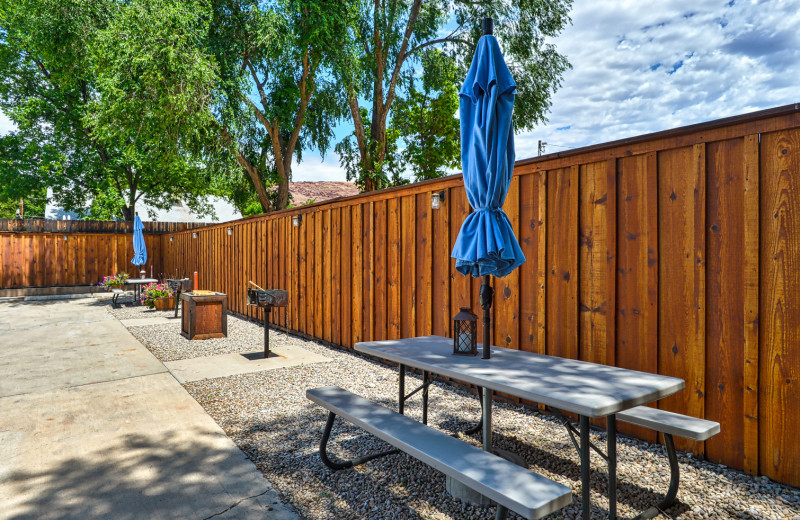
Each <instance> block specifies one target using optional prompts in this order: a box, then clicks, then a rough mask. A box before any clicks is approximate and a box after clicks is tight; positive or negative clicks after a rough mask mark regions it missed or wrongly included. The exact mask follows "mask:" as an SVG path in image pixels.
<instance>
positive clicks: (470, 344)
mask: <svg viewBox="0 0 800 520" xmlns="http://www.w3.org/2000/svg"><path fill="white" fill-rule="evenodd" d="M453 354H458V355H461V356H477V355H478V316H476V315H475V313H473V312H472V309H470V308H469V307H461V312H459V313H458V314H456V317H455V318H453Z"/></svg>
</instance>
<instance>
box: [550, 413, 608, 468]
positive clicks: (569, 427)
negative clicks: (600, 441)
mask: <svg viewBox="0 0 800 520" xmlns="http://www.w3.org/2000/svg"><path fill="white" fill-rule="evenodd" d="M551 411H552V413H553V415H555V416H556V418H557V419H558V420H559V421H560V422H561V424H562V425H563V426H564V428H565V429H566V430H567V433H569V437H570V440H572V445H573V446H575V451H577V452H578V453H580V452H581V447H580V444H578V439H576V438H575V436H576V435H580V432H578V429H577V428H575V425H574V424H572V423H571V422H569V419H568V418H567V417H565V416H564V415H563V414H562V413H561V412H559V411H558V410H555V409H553V410H551ZM589 447H590V448H591V449H593V450H594V451H595V452H596V453H597V454H598V455H600V456H601V457H603V460H605V461H606V462H608V455H606V454H605V453H603V451H602V450H600V448H598V447H597V446H596V445H595V444H594V443H593V442H591V441H589Z"/></svg>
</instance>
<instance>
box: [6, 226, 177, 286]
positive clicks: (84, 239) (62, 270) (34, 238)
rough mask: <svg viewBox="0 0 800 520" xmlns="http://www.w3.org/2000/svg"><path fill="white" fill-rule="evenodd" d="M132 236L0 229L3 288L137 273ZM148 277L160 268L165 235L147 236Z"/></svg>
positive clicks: (90, 282)
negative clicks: (133, 261)
mask: <svg viewBox="0 0 800 520" xmlns="http://www.w3.org/2000/svg"><path fill="white" fill-rule="evenodd" d="M132 237H133V235H132V234H124V235H123V234H118V233H116V234H112V233H105V234H99V233H70V234H64V233H2V232H0V289H14V288H22V287H50V286H66V285H94V284H97V283H99V282H100V280H102V279H103V276H105V275H110V274H115V273H120V272H125V273H128V274H129V275H130V276H131V278H134V277H136V275H137V274H138V268H137V266H135V265H133V264H131V259H132V258H133V238H132ZM145 244H146V245H147V263H146V264H145V266H144V269H145V271H147V275H148V276H149V275H150V272H151V268H152V272H153V274H154V275H155V276H156V277H157V276H158V275H159V273H161V269H162V267H161V266H162V255H161V238H160V237H159V236H158V235H153V234H145Z"/></svg>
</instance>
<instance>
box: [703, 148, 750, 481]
mask: <svg viewBox="0 0 800 520" xmlns="http://www.w3.org/2000/svg"><path fill="white" fill-rule="evenodd" d="M743 154H744V140H743V139H731V140H728V141H721V142H716V143H709V145H708V148H707V157H708V173H707V174H708V180H707V183H708V198H707V200H708V208H707V211H706V219H707V244H708V251H707V258H706V268H707V276H706V294H707V297H706V298H707V299H706V330H707V335H706V358H707V359H708V360H709V362H708V363H706V366H705V367H704V368H705V370H706V388H705V394H706V400H705V418H707V419H710V420H712V421H717V422H719V423H720V425H721V428H720V430H721V431H720V433H719V434H718V435H716V436H715V437H713V438H711V439H709V440H708V441H706V451H705V453H706V455H707V456H708V458H709V459H710V460H713V461H715V462H720V463H722V464H726V465H728V466H738V467H741V465H742V463H743V460H744V446H743V435H742V434H743V429H744V423H745V421H744V420H743V416H744V408H743V398H744V394H745V392H744V388H743V386H744V334H745V326H744V320H745V317H744V312H745V305H744V284H742V283H738V280H742V279H743V276H744V267H745V262H744V256H745V231H744V229H745V222H744V221H745V211H744V198H745V172H744V167H743V164H742V158H743ZM734 280H737V282H734ZM710 360H713V362H710Z"/></svg>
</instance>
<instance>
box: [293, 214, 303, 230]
mask: <svg viewBox="0 0 800 520" xmlns="http://www.w3.org/2000/svg"><path fill="white" fill-rule="evenodd" d="M302 223H303V215H295V216H293V217H292V226H294V227H300V224H302Z"/></svg>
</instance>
